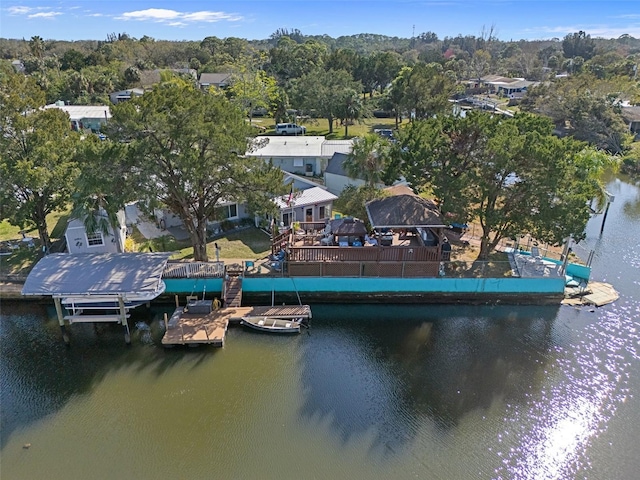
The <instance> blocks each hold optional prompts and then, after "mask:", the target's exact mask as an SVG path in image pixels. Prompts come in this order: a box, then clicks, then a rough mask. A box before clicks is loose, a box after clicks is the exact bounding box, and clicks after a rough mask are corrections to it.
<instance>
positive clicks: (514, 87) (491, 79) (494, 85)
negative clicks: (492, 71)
mask: <svg viewBox="0 0 640 480" xmlns="http://www.w3.org/2000/svg"><path fill="white" fill-rule="evenodd" d="M538 83H539V82H532V81H529V80H525V79H524V78H510V77H503V76H501V75H486V76H484V77H481V78H480V79H479V81H478V79H475V80H469V81H467V86H469V87H472V88H486V89H488V91H489V92H491V93H497V94H502V95H505V96H511V95H513V94H515V93H522V92H526V91H527V89H528V88H530V87H531V86H535V85H537V84H538Z"/></svg>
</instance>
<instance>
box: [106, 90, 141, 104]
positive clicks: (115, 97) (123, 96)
mask: <svg viewBox="0 0 640 480" xmlns="http://www.w3.org/2000/svg"><path fill="white" fill-rule="evenodd" d="M142 95H144V89H142V88H130V89H129V90H120V91H119V92H113V93H110V94H109V98H110V99H111V103H114V104H115V103H120V102H124V101H127V100H131V99H132V98H134V97H140V96H142Z"/></svg>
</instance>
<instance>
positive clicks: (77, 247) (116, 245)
mask: <svg viewBox="0 0 640 480" xmlns="http://www.w3.org/2000/svg"><path fill="white" fill-rule="evenodd" d="M117 216H118V223H119V224H120V228H119V230H118V231H117V232H116V234H115V235H114V233H113V229H112V228H111V227H109V228H108V233H107V234H106V235H105V234H104V233H103V232H101V231H97V232H94V233H88V232H87V229H86V228H85V226H84V221H83V220H81V219H79V218H71V219H69V221H68V222H67V229H66V231H65V233H64V238H65V240H66V241H67V251H68V252H69V253H123V252H124V242H125V240H126V238H127V226H126V221H125V214H124V211H123V210H121V211H119V212H118V214H117ZM103 217H104V219H105V220H106V214H104V215H103Z"/></svg>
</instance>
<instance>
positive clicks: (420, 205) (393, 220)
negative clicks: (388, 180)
mask: <svg viewBox="0 0 640 480" xmlns="http://www.w3.org/2000/svg"><path fill="white" fill-rule="evenodd" d="M394 188H398V187H394ZM365 208H366V210H367V215H368V216H369V222H370V223H371V226H373V227H374V228H406V227H446V226H447V225H445V224H444V220H443V219H442V216H441V215H440V210H439V209H438V207H437V205H436V204H435V203H434V202H433V201H431V200H427V199H425V198H422V197H419V196H417V195H415V194H413V193H411V194H408V193H402V194H400V195H394V196H391V197H385V198H381V199H378V200H372V201H370V202H367V204H366V205H365Z"/></svg>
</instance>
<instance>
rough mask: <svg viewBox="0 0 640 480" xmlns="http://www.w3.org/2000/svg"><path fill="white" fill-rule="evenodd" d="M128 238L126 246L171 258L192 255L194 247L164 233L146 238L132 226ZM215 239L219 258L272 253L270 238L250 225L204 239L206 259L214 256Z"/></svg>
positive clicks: (249, 258) (253, 256) (254, 256)
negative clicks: (168, 255) (216, 236)
mask: <svg viewBox="0 0 640 480" xmlns="http://www.w3.org/2000/svg"><path fill="white" fill-rule="evenodd" d="M130 239H131V240H127V249H128V250H131V251H138V252H145V251H146V252H148V251H150V248H149V247H151V249H152V250H153V251H154V252H174V254H173V255H172V256H171V258H172V259H174V260H182V259H184V260H190V259H193V247H191V242H190V241H189V240H185V241H181V242H178V241H176V240H175V238H173V237H172V236H165V237H161V238H155V239H153V240H147V239H145V238H144V237H142V235H141V234H140V232H138V230H137V229H136V228H135V227H134V230H133V234H132V235H131V237H130ZM215 243H217V244H218V247H220V258H221V259H223V260H224V259H244V260H257V259H259V258H263V257H265V256H267V255H268V254H269V253H271V239H270V237H269V236H268V235H266V234H265V233H264V232H263V231H262V230H260V229H258V228H254V227H251V228H249V229H244V230H238V231H230V232H228V233H227V234H225V235H223V236H222V237H219V238H216V239H215V240H211V241H209V242H208V243H207V254H208V256H209V260H210V261H211V260H215V258H216V251H215V245H214V244H215Z"/></svg>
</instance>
